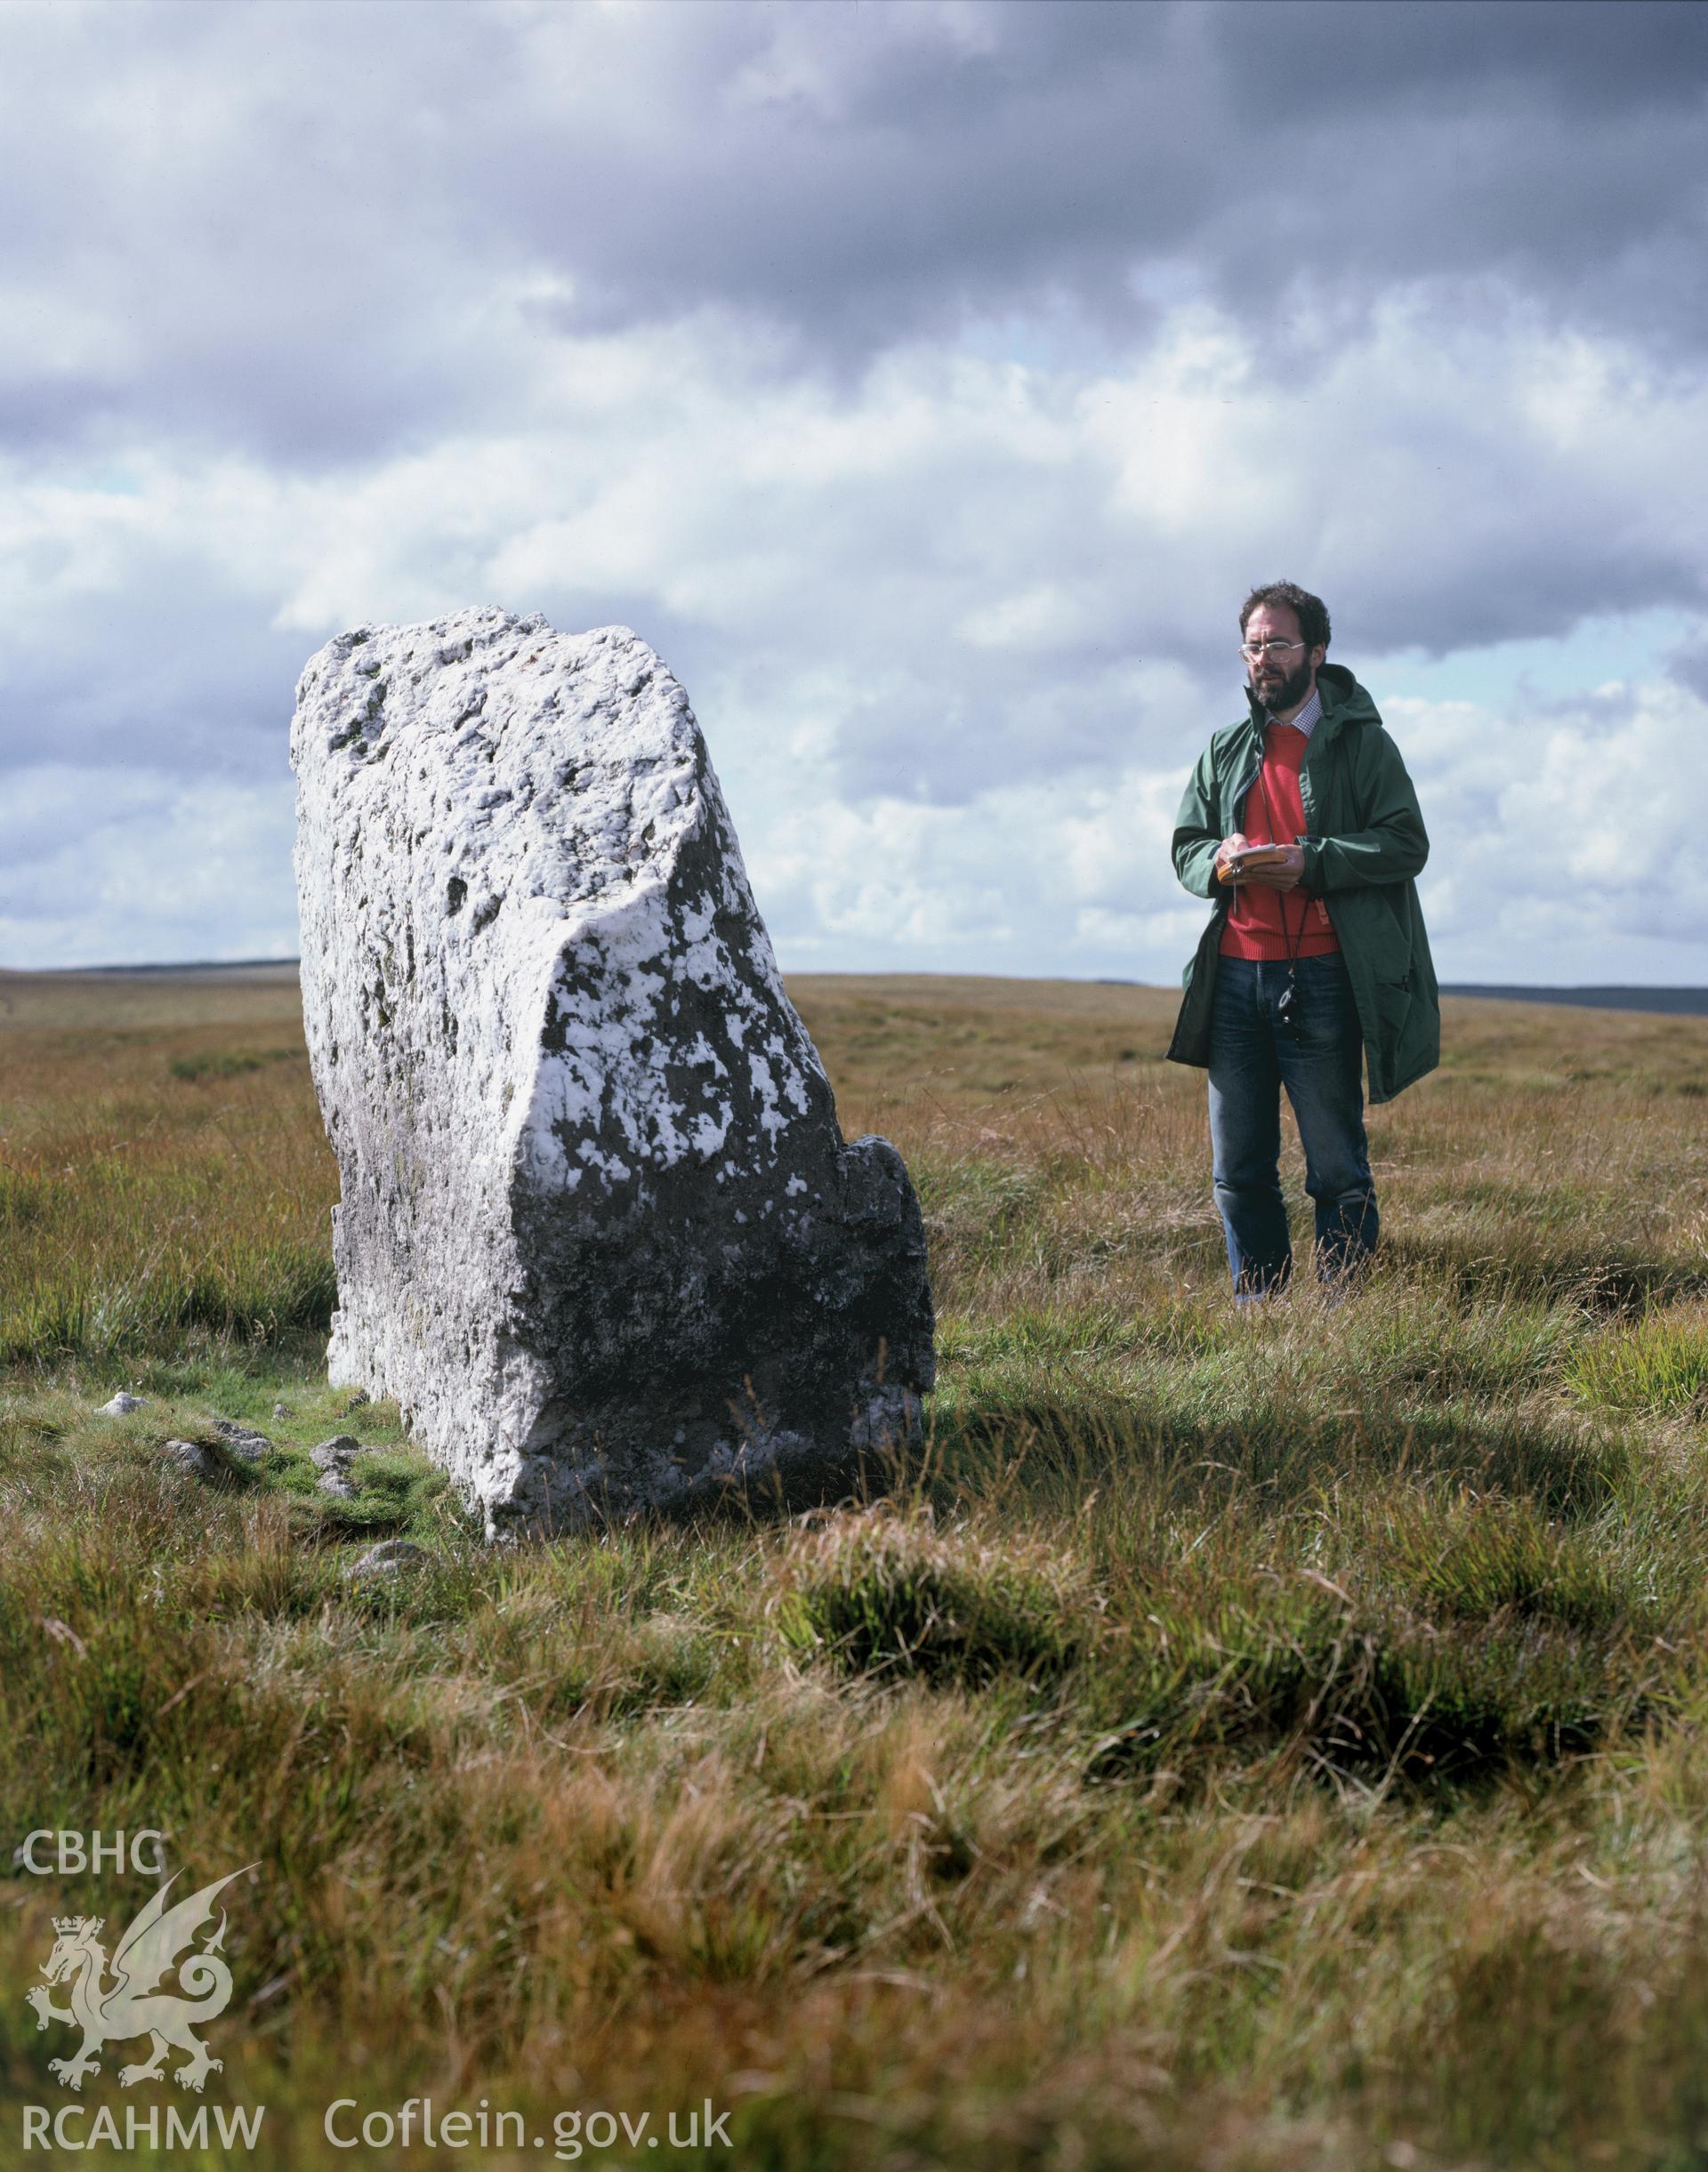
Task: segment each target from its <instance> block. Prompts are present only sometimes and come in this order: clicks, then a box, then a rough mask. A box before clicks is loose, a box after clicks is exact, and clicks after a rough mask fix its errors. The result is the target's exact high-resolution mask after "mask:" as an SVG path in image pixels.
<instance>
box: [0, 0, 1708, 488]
mask: <svg viewBox="0 0 1708 2172" xmlns="http://www.w3.org/2000/svg"><path fill="white" fill-rule="evenodd" d="M0 57H4V60H5V62H6V66H5V70H4V84H5V88H4V91H0V114H3V115H4V123H5V125H4V129H0V181H3V183H4V192H5V199H6V201H7V203H8V205H9V209H10V213H11V215H10V216H9V217H8V219H7V220H6V221H5V222H4V228H3V229H0V275H4V276H5V277H6V278H8V279H9V281H10V282H11V284H12V286H13V289H14V299H15V302H16V303H17V305H18V306H20V307H21V308H22V310H23V315H22V318H21V321H20V319H19V318H18V317H17V316H16V314H15V312H14V320H13V321H14V333H15V336H14V338H13V339H12V341H11V342H9V343H8V344H9V349H10V354H9V358H8V359H7V360H6V361H5V363H4V366H0V433H4V439H5V440H8V441H10V442H12V444H14V445H20V446H30V447H32V448H37V449H39V448H41V447H43V446H48V445H52V444H53V443H55V442H63V441H64V440H65V439H66V438H68V437H73V436H77V435H79V434H84V433H93V434H95V435H96V436H99V434H100V433H101V430H102V429H103V428H104V427H107V426H110V425H111V424H112V423H113V422H114V421H115V420H116V419H123V418H129V419H135V418H136V417H137V416H139V415H143V416H147V417H148V418H149V420H150V421H151V422H154V423H155V424H157V426H158V427H160V428H162V429H165V430H172V431H174V432H181V433H184V434H186V435H189V436H196V435H205V436H207V437H209V438H213V439H214V440H216V441H230V442H234V443H239V444H242V445H245V446H251V447H254V448H255V449H257V450H258V451H260V452H262V453H263V454H265V455H269V456H272V457H285V458H294V459H305V460H318V461H325V462H330V463H337V462H339V461H341V460H346V459H350V458H352V457H359V456H363V455H371V454H372V453H373V452H374V451H375V449H378V448H381V447H385V446H407V444H408V443H409V442H410V440H411V438H412V437H413V436H416V435H419V434H420V433H422V432H423V431H426V430H436V429H439V428H441V427H444V426H446V425H447V424H451V423H455V422H459V421H462V422H477V421H479V420H481V419H485V418H490V417H492V416H495V415H500V414H504V412H505V411H506V409H507V408H509V407H513V406H515V405H516V404H517V403H518V402H520V401H521V400H523V399H525V398H526V389H525V372H524V371H523V370H522V369H521V367H520V356H519V351H518V350H519V349H520V347H522V346H524V345H525V344H526V343H527V342H528V340H529V339H530V338H538V337H540V336H542V335H545V336H549V335H550V334H551V332H552V330H553V329H554V328H555V329H557V330H559V331H560V332H562V333H564V334H575V333H579V332H584V331H586V330H588V329H593V328H599V327H609V326H623V325H626V324H631V323H633V322H635V321H637V320H640V319H645V318H656V317H658V316H661V315H665V316H673V315H679V314H681V313H682V312H684V311H686V310H692V309H694V308H696V307H700V306H716V307H718V308H722V309H731V308H733V309H737V310H748V311H752V312H754V313H756V314H758V315H759V316H761V318H764V319H765V320H767V321H768V322H769V323H771V324H773V325H774V326H776V327H777V334H778V336H779V339H780V340H781V341H783V342H785V343H786V350H787V351H789V352H792V353H793V354H794V355H795V357H796V358H798V359H799V360H801V361H805V362H817V363H819V364H822V365H824V366H832V367H838V368H842V369H847V368H858V367H859V366H863V365H864V363H865V362H866V360H867V359H868V358H870V356H871V355H872V354H873V353H874V351H877V350H881V349H882V348H883V347H885V346H887V345H888V344H890V343H891V342H894V341H895V340H897V339H898V338H901V337H906V336H933V335H939V334H942V333H943V332H944V331H945V330H946V328H948V327H951V326H955V325H957V324H960V323H963V322H964V321H966V320H968V319H970V318H971V319H979V318H987V319H990V320H992V321H995V322H999V323H1000V322H1001V321H1002V320H1003V319H1004V318H1008V317H1010V316H1011V314H1012V313H1013V312H1015V311H1017V310H1026V311H1043V312H1045V313H1048V312H1049V311H1050V310H1055V311H1057V312H1059V315H1060V318H1061V320H1062V323H1063V324H1064V325H1065V326H1068V328H1069V329H1070V330H1071V332H1072V334H1073V336H1074V337H1075V338H1076V340H1077V341H1078V342H1081V343H1082V344H1085V343H1091V344H1093V345H1094V344H1095V342H1097V341H1098V340H1099V339H1102V340H1105V341H1124V340H1126V339H1129V338H1131V337H1132V335H1133V334H1134V333H1135V332H1139V331H1142V329H1143V327H1144V326H1145V324H1146V323H1147V322H1148V318H1149V316H1150V314H1152V313H1154V311H1155V310H1156V307H1157V306H1158V295H1159V294H1162V295H1163V296H1164V297H1166V295H1167V294H1171V293H1172V292H1173V291H1174V289H1175V287H1176V286H1178V283H1179V282H1180V280H1181V279H1183V278H1185V279H1189V280H1190V282H1192V283H1193V284H1194V285H1195V286H1196V287H1197V288H1199V289H1200V290H1201V291H1203V292H1204V294H1206V295H1208V296H1210V297H1211V298H1213V299H1215V300H1217V301H1219V302H1222V303H1223V304H1224V305H1225V306H1228V307H1229V308H1231V309H1232V310H1234V311H1235V312H1236V313H1237V314H1240V315H1242V316H1246V317H1249V318H1251V319H1253V321H1256V322H1258V323H1261V325H1262V326H1264V328H1265V332H1266V334H1267V351H1268V352H1269V355H1270V357H1271V358H1272V359H1273V362H1274V365H1275V366H1277V368H1285V369H1287V370H1289V371H1292V372H1294V373H1297V372H1301V371H1308V370H1309V368H1310V367H1311V362H1312V355H1311V347H1310V342H1309V340H1305V339H1301V336H1300V334H1299V333H1298V329H1297V326H1296V325H1295V323H1294V321H1293V314H1292V311H1293V305H1294V304H1296V303H1297V302H1299V301H1300V300H1301V299H1309V301H1310V302H1312V304H1313V312H1312V314H1313V321H1314V320H1315V318H1317V316H1319V315H1320V313H1321V311H1322V310H1324V309H1325V308H1326V309H1327V310H1330V311H1331V313H1332V312H1333V311H1339V312H1341V315H1342V318H1344V319H1345V321H1348V322H1351V321H1356V320H1357V318H1358V314H1359V312H1361V311H1362V310H1365V309H1366V308H1367V307H1368V306H1369V304H1370V302H1372V300H1373V299H1374V296H1375V295H1376V294H1379V293H1380V292H1381V291H1382V289H1383V288H1384V287H1385V286H1387V285H1389V284H1390V283H1391V282H1393V281H1394V280H1396V279H1406V280H1419V279H1425V280H1427V279H1437V280H1443V281H1450V282H1453V283H1454V296H1453V299H1452V302H1451V303H1450V306H1452V307H1454V308H1455V309H1457V310H1473V309H1477V308H1480V307H1492V306H1498V305H1499V302H1500V299H1501V297H1502V295H1503V293H1504V292H1505V291H1506V289H1507V288H1508V287H1509V286H1516V287H1517V288H1519V290H1520V291H1522V292H1524V293H1526V294H1530V295H1532V296H1534V297H1535V298H1537V299H1538V300H1540V301H1541V302H1543V304H1544V305H1545V306H1546V307H1548V308H1549V309H1551V310H1557V311H1559V312H1562V313H1564V314H1566V315H1567V316H1570V317H1573V318H1582V319H1583V320H1584V321H1586V322H1591V323H1597V324H1616V325H1617V326H1619V327H1620V328H1621V329H1622V330H1623V331H1624V332H1625V333H1626V334H1635V335H1637V336H1640V337H1643V338H1645V339H1649V340H1652V341H1654V342H1658V343H1661V344H1663V345H1670V346H1680V345H1682V346H1684V347H1685V348H1691V347H1695V346H1697V345H1699V343H1700V341H1701V338H1702V336H1703V331H1704V319H1703V317H1702V312H1701V311H1700V309H1699V308H1698V307H1697V305H1696V300H1695V287H1696V279H1695V278H1694V277H1693V276H1691V274H1692V272H1693V269H1697V270H1699V267H1700V263H1701V261H1702V254H1703V249H1704V241H1705V240H1708V231H1705V229H1708V214H1705V209H1704V207H1705V205H1708V162H1704V157H1703V150H1704V110H1705V106H1704V101H1708V10H1704V9H1702V8H1698V7H1694V6H1680V5H1676V4H1668V0H1664V4H1659V5H1647V4H1642V0H1623V4H1619V5H1616V6H1611V5H1608V6H1603V5H1597V4H1588V5H1564V6H1549V5H1543V6H1525V7H1518V6H1487V5H1485V4H1480V0H1468V4H1465V5H1456V4H1452V0H1423V4H1417V5H1414V4H1410V0H1387V4H1382V5H1380V6H1366V7H1358V6H1347V5H1342V4H1329V5H1312V4H1303V5H1292V4H1277V0H1261V4H1256V5H1242V4H1226V5H1215V6H1201V5H1191V4H1188V5H1175V6H1161V5H1159V6H1148V7H1125V6H1108V5H1102V4H1094V5H1089V6H1082V5H1077V4H1064V0H1054V4H1050V5H1041V6H1029V7H1027V6H1008V5H988V6H978V5H974V6H947V5H922V6H906V5H896V6H882V7H879V6H869V5H860V4H858V0H829V4H822V5H818V6H814V7H811V8H783V7H777V6H771V5H766V4H735V5H715V4H713V5H702V6H696V7H692V8H687V7H680V8H677V7H673V8H663V7H640V8H635V9H612V10H595V9H591V8H579V7H559V6H533V5H520V6H517V5H510V4H502V0H500V4H488V5H483V6H463V7H457V6H443V5H431V6H424V7H417V6H412V5H388V4H379V5H368V6H345V7H311V8H304V7H301V6H296V5H278V4H265V0H263V4H259V5H254V6H246V7H244V8H241V9H227V8H208V7H205V6H202V5H192V6H187V7H179V6H171V5H151V6H149V7H147V8H135V7H130V6H116V7H115V6H84V7H63V8H61V7H52V8H49V7H45V6H36V7H30V6H23V7H13V8H12V9H9V10H7V11H6V12H5V14H4V20H0ZM542 273H551V274H554V275H557V276H558V277H559V278H560V279H561V280H562V282H563V283H564V286H565V289H566V291H565V292H564V293H563V294H560V295H553V294H536V296H535V297H534V298H533V299H532V300H531V301H530V302H525V303H523V304H521V305H520V307H521V309H522V310H523V312H524V313H523V315H521V316H518V315H516V314H515V313H514V312H512V313H509V314H506V313H505V311H504V310H493V309H489V308H483V306H482V304H483V302H485V301H486V300H487V298H488V297H489V296H490V295H491V294H493V292H494V291H495V288H497V287H500V286H502V285H503V283H504V280H505V278H511V279H513V280H515V281H519V282H520V281H525V280H526V279H527V278H528V276H529V275H530V274H533V275H538V274H542ZM44 281H47V282H49V283H50V287H51V291H50V292H49V294H47V295H46V296H45V297H44V296H43V295H42V294H40V291H39V290H40V288H41V286H42V283H43V282H44ZM1479 281H1481V282H1484V283H1485V285H1484V286H1478V282H1479ZM1490 282H1492V284H1487V283H1490ZM32 302H33V303H34V306H32Z"/></svg>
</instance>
